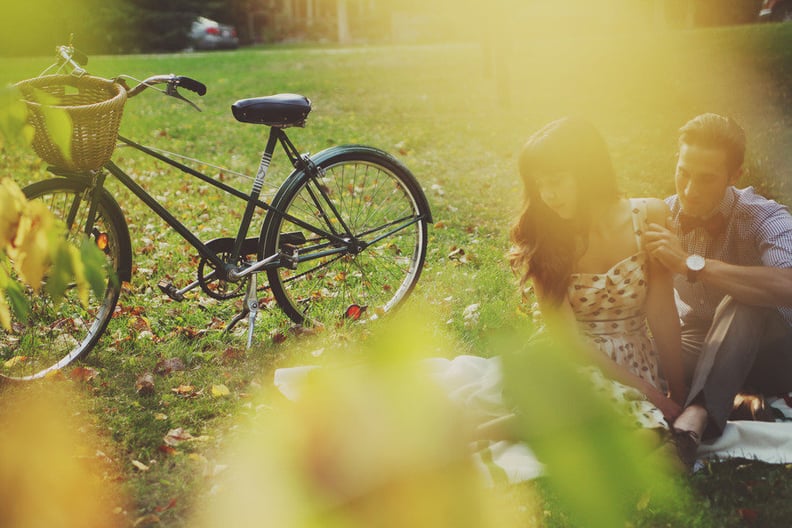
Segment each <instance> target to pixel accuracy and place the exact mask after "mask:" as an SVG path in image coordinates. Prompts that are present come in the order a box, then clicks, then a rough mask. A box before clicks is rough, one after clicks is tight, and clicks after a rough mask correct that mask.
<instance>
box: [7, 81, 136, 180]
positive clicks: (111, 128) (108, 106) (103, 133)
mask: <svg viewBox="0 0 792 528" xmlns="http://www.w3.org/2000/svg"><path fill="white" fill-rule="evenodd" d="M16 86H17V87H18V88H19V90H20V91H21V92H22V96H23V98H24V100H25V102H26V103H27V106H28V110H29V111H28V122H29V123H30V124H31V125H33V128H34V129H35V135H34V136H33V149H34V150H35V151H36V153H37V154H38V155H39V156H40V157H41V159H43V160H44V161H46V162H47V163H49V164H50V165H52V166H55V167H58V168H62V169H66V170H73V171H85V170H94V169H98V168H99V167H101V166H102V165H104V164H105V163H106V162H107V161H108V160H109V159H110V156H111V155H112V154H113V150H114V149H115V145H116V139H117V138H118V127H119V126H120V125H121V115H122V113H123V110H124V103H125V102H126V98H127V93H126V90H125V89H124V87H123V86H121V85H120V84H118V83H114V82H113V81H110V80H108V79H102V78H101V77H91V76H89V75H85V76H82V77H75V76H72V75H45V76H43V77H36V78H35V79H28V80H26V81H21V82H19V83H17V85H16ZM36 90H41V91H44V92H46V93H48V94H50V95H53V96H55V98H56V99H57V100H58V102H57V104H55V105H52V107H53V108H57V109H61V110H63V111H65V112H66V113H67V114H68V115H69V117H70V118H71V121H72V144H71V159H70V160H67V159H64V156H63V154H62V152H61V149H60V148H59V147H58V146H57V145H56V144H55V143H53V142H52V139H51V138H50V134H49V132H48V130H47V124H46V121H45V118H44V114H43V113H42V111H41V110H42V106H43V105H42V104H41V103H38V102H36V99H37V97H36Z"/></svg>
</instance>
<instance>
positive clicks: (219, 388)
mask: <svg viewBox="0 0 792 528" xmlns="http://www.w3.org/2000/svg"><path fill="white" fill-rule="evenodd" d="M229 394H231V391H230V390H228V387H226V386H225V385H223V384H222V383H221V384H220V385H212V396H214V397H215V398H222V397H223V396H228V395H229Z"/></svg>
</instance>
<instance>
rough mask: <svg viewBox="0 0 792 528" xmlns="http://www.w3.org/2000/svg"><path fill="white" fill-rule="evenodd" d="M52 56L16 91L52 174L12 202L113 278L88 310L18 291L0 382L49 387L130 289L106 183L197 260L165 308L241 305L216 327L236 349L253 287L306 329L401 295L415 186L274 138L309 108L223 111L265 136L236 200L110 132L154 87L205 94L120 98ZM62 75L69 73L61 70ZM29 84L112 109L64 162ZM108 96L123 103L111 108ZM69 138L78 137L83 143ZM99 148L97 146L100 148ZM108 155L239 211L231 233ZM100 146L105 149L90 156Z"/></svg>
mask: <svg viewBox="0 0 792 528" xmlns="http://www.w3.org/2000/svg"><path fill="white" fill-rule="evenodd" d="M57 52H58V62H57V63H56V64H54V65H53V67H57V68H58V69H57V70H56V72H55V74H48V71H49V69H48V70H45V72H44V73H43V74H42V75H40V76H39V77H37V78H34V79H30V80H27V81H22V82H20V83H18V84H17V86H18V87H19V88H20V90H21V91H22V92H23V94H25V93H28V92H29V93H28V96H26V101H27V103H28V106H29V109H30V111H29V114H30V115H29V120H30V122H31V123H32V124H33V125H34V128H35V130H36V133H35V138H34V141H33V146H34V147H35V149H36V152H37V153H38V154H39V156H40V157H42V158H43V159H44V160H45V161H47V162H48V164H49V166H48V171H49V172H51V173H53V174H54V175H55V176H56V177H55V178H52V179H48V180H44V181H40V182H37V183H33V184H31V185H29V186H27V187H25V188H24V189H23V191H24V193H25V195H26V196H27V197H28V198H29V199H31V200H44V201H45V203H46V204H47V205H48V207H49V208H50V210H52V211H53V212H54V213H55V214H56V216H57V217H59V218H61V219H62V220H63V221H64V223H65V224H66V227H67V231H68V232H67V233H65V234H64V236H67V238H68V240H69V241H72V242H73V243H75V244H77V243H80V241H81V240H82V239H84V237H86V236H87V237H89V238H90V239H91V240H93V241H94V243H95V244H96V245H97V247H99V248H100V249H101V250H102V251H103V252H104V255H105V257H106V261H107V265H108V267H109V269H110V270H111V273H110V274H109V277H108V281H107V287H106V290H105V293H104V296H103V297H101V298H99V297H97V296H95V295H93V294H92V295H91V297H90V301H89V303H88V305H87V306H83V304H81V303H80V300H79V298H78V292H77V291H76V288H75V287H71V288H67V291H66V297H65V298H64V299H63V300H62V301H60V303H54V302H53V301H52V299H50V298H49V297H48V296H47V295H46V294H44V293H43V290H42V292H41V293H40V294H39V295H37V296H36V295H34V294H33V291H32V290H30V289H28V290H27V295H28V297H29V301H30V304H31V316H30V318H29V320H28V321H27V322H22V321H14V322H13V325H12V328H13V330H12V331H11V332H3V333H2V334H0V347H2V356H1V357H0V359H1V360H2V361H3V362H4V366H3V367H2V368H0V376H2V377H5V378H12V379H35V378H41V377H43V376H46V375H48V374H50V373H52V372H54V371H57V370H59V369H62V368H64V367H65V366H67V365H69V364H70V363H72V362H73V361H75V360H77V359H79V358H82V357H84V356H85V355H86V354H87V353H88V352H89V351H90V350H91V349H92V348H93V347H94V346H95V345H96V344H97V342H98V341H99V339H100V337H101V336H102V334H103V333H104V332H105V330H106V328H107V325H108V323H109V321H110V319H111V318H112V316H113V313H114V310H115V307H116V304H117V302H118V299H119V293H120V290H121V285H122V284H123V283H124V282H125V281H129V280H130V279H131V276H132V268H133V266H132V242H131V237H130V232H129V228H128V225H127V221H126V219H125V217H124V213H123V212H122V210H121V207H120V206H119V204H118V202H117V201H116V199H115V198H114V197H113V195H112V194H111V193H110V192H109V191H108V189H107V188H106V186H105V182H106V179H107V178H108V176H110V177H112V178H114V179H115V180H116V181H118V182H120V183H121V184H122V185H123V186H124V187H126V188H127V189H128V190H129V191H131V193H132V194H133V195H134V196H135V197H137V199H139V200H140V201H141V202H142V203H143V204H144V205H145V206H146V207H148V208H149V209H150V210H151V211H153V212H154V213H156V214H157V216H159V217H160V218H161V219H162V220H163V221H164V222H165V223H166V224H167V225H168V226H169V228H170V229H172V230H174V231H176V232H177V233H178V234H179V235H180V236H181V237H182V238H183V239H184V240H185V241H186V242H188V243H189V244H190V245H191V246H192V247H194V248H195V250H196V251H197V252H198V255H199V259H198V265H197V269H196V278H195V280H194V281H192V282H191V283H190V284H188V285H186V286H184V287H181V288H178V287H177V286H175V285H174V284H172V283H169V282H161V283H160V284H159V287H160V290H161V291H162V292H163V293H164V294H165V295H167V296H168V297H170V298H171V299H173V300H175V301H183V300H185V294H186V293H187V292H188V291H191V290H194V289H196V288H200V291H202V292H203V294H205V295H208V296H209V297H211V298H214V299H218V300H221V301H222V300H228V299H234V298H240V297H242V298H243V308H242V309H241V311H240V312H239V313H238V314H237V315H236V316H235V317H234V318H233V319H232V320H231V321H230V322H229V323H228V325H227V326H226V330H230V329H231V328H233V327H234V326H235V325H236V324H237V323H238V322H239V321H241V320H243V319H247V323H248V331H247V343H246V345H247V347H250V346H251V345H252V338H253V328H254V325H255V320H256V316H257V313H258V311H259V302H258V298H257V292H258V291H260V289H262V288H269V289H270V290H271V293H272V294H273V296H274V298H275V300H276V301H277V305H278V306H279V307H280V308H281V309H282V311H283V312H284V313H285V314H286V315H287V316H288V317H289V318H290V319H291V320H292V321H293V322H294V323H296V324H299V325H315V326H320V325H329V324H337V323H338V322H339V321H340V322H344V321H353V322H357V321H367V320H371V319H376V318H378V317H380V316H381V315H383V314H384V313H386V312H388V311H389V310H391V309H393V308H394V307H395V306H396V305H397V304H398V303H400V302H401V301H402V300H404V299H405V298H406V297H407V296H408V295H409V294H410V292H411V291H412V289H413V288H414V286H415V284H416V282H417V281H418V279H419V277H420V274H421V270H422V267H423V264H424V259H425V257H426V246H427V226H428V224H429V223H430V222H432V214H431V211H430V208H429V203H428V201H427V199H426V197H425V195H424V193H423V191H422V189H421V186H420V185H419V183H418V181H417V180H416V179H415V177H414V176H413V174H412V173H411V172H410V171H409V169H407V167H405V166H404V165H403V164H402V163H401V162H400V161H398V160H397V159H396V158H395V157H393V156H391V155H390V154H388V153H386V152H384V151H382V150H379V149H376V148H372V147H367V146H360V145H344V146H335V147H331V148H328V149H326V150H323V151H321V152H319V153H317V154H315V155H306V154H300V153H299V151H298V150H297V148H296V147H295V146H294V144H293V143H292V142H291V141H290V139H289V138H288V137H287V135H286V132H285V129H286V128H290V127H303V126H305V123H306V119H307V117H308V114H309V113H310V111H311V101H310V100H309V99H308V98H306V97H304V96H302V95H297V94H278V95H271V96H265V97H256V98H250V99H242V100H239V101H236V102H235V103H234V104H233V105H232V113H233V115H234V117H235V119H236V120H237V121H240V122H243V123H252V124H258V125H263V126H266V127H268V128H269V134H268V139H267V142H266V146H265V148H264V152H263V154H262V156H261V161H260V163H259V165H258V170H257V172H256V175H255V178H253V185H252V188H251V190H250V191H249V192H247V193H246V192H243V191H240V190H238V189H236V188H235V187H232V186H230V185H228V184H226V183H224V182H222V181H220V180H218V179H216V178H213V177H211V176H208V175H207V174H204V173H203V172H201V171H198V170H196V169H194V168H192V167H190V166H188V165H186V164H184V163H182V161H178V160H177V159H173V158H174V157H178V155H175V154H173V153H168V154H165V153H164V152H165V151H160V150H157V149H156V148H155V147H151V146H145V145H143V144H141V143H137V142H135V141H133V140H131V139H128V138H126V137H124V136H121V135H120V134H118V126H120V120H121V112H122V108H123V105H124V104H125V101H126V99H129V98H132V97H135V96H137V95H139V94H140V93H141V92H143V91H144V90H146V89H147V88H149V87H152V86H155V85H161V84H164V85H165V89H164V91H162V90H161V91H162V92H163V93H164V94H165V95H167V96H171V97H175V98H177V99H180V100H183V101H186V102H187V103H189V104H190V105H192V106H193V107H195V108H196V109H198V106H197V105H196V104H195V103H194V102H193V101H191V100H190V99H188V98H186V97H184V96H183V95H182V93H181V92H180V91H179V90H180V89H183V90H188V91H191V92H193V93H195V94H197V95H198V96H202V95H204V94H205V93H206V86H205V85H203V84H202V83H200V82H199V81H196V80H194V79H191V78H189V77H184V76H177V75H173V74H170V75H156V76H153V77H149V78H147V79H145V80H143V81H140V82H138V84H137V85H136V86H134V87H133V88H129V86H128V85H127V82H126V80H125V76H122V77H118V78H116V79H104V78H100V77H94V76H91V75H89V74H88V73H87V72H86V70H85V69H84V67H83V66H84V65H85V63H86V61H87V57H84V56H80V55H79V52H76V51H75V50H74V48H73V47H71V46H60V47H59V48H58V49H57ZM51 68H52V67H51ZM64 69H68V70H70V72H69V73H65V74H64V73H60V72H61V71H63V70H64ZM130 79H131V78H130ZM31 87H35V88H36V89H37V90H44V91H47V92H49V93H50V94H54V95H55V96H56V97H59V98H60V99H61V101H60V102H61V105H63V107H68V106H69V105H71V106H73V107H85V106H91V105H94V104H96V105H107V104H108V102H109V101H114V103H113V104H115V107H114V108H109V109H104V110H103V111H104V112H106V113H107V114H108V115H107V116H102V117H97V116H94V115H90V114H89V117H88V118H84V117H80V116H77V114H76V113H75V114H74V115H73V116H72V118H73V121H74V123H73V127H74V130H75V132H74V135H73V137H74V139H73V144H72V153H73V155H72V157H71V158H72V159H71V160H68V159H64V158H63V156H62V153H61V152H60V151H58V149H57V148H55V147H52V145H51V139H48V138H47V137H46V126H45V123H44V124H42V123H36V122H35V121H36V119H37V116H38V114H37V112H36V110H37V108H36V106H37V104H38V103H36V102H35V96H33V95H31V94H32V93H33V90H32V89H31ZM75 90H77V91H78V92H80V96H81V95H82V93H83V92H91V91H92V90H94V91H98V92H100V93H101V94H102V95H101V96H98V97H97V96H95V95H94V96H92V97H93V99H92V100H91V101H89V102H86V101H83V100H80V99H70V97H79V96H74V95H69V93H70V92H73V91H75ZM86 97H90V96H86ZM95 99H100V101H99V102H96V101H95ZM117 99H120V100H121V101H120V102H115V101H116V100H117ZM97 111H98V110H97ZM75 116H76V117H75ZM38 119H39V120H41V116H38ZM80 119H83V121H84V122H80ZM97 121H101V123H107V122H110V123H111V124H110V128H111V130H110V132H109V135H110V136H112V137H111V139H110V140H108V138H107V137H105V136H107V135H108V132H107V131H103V132H98V133H94V132H92V131H91V130H89V131H88V132H86V131H85V130H83V129H86V128H87V129H90V128H91V127H93V128H96V127H97V123H96V122H97ZM113 128H114V130H112V129H113ZM77 129H80V130H79V131H78V130H77ZM78 134H82V135H83V136H87V137H88V138H89V139H88V140H87V141H80V139H81V138H79V137H78ZM42 138H43V139H42ZM40 143H43V146H42V145H41V144H40ZM86 143H87V145H86ZM100 143H104V144H105V146H104V147H101V146H98V145H99V144H100ZM117 145H124V146H126V147H130V148H132V149H135V150H136V151H139V152H142V153H143V154H144V155H146V156H150V157H153V158H154V159H156V160H159V161H160V162H164V163H165V164H167V165H169V166H170V167H171V168H172V169H174V170H179V171H181V172H183V173H185V174H188V175H190V176H193V177H195V178H198V179H199V180H200V181H201V182H203V183H204V184H208V185H211V186H213V187H215V188H217V189H219V190H220V191H222V192H223V193H227V194H229V195H231V196H233V197H235V198H237V199H239V200H240V201H241V202H244V213H243V215H242V219H241V221H240V224H239V228H238V230H237V234H236V236H235V237H221V238H215V239H212V240H208V241H203V240H201V239H200V238H199V236H198V235H196V234H195V233H193V232H192V231H191V230H190V229H189V228H187V227H186V226H185V225H184V224H183V223H182V222H181V221H180V220H178V219H177V218H176V217H175V216H174V215H173V214H172V213H171V212H170V211H169V210H168V209H167V208H166V207H165V206H164V205H162V203H161V202H159V201H158V200H157V199H155V198H154V197H153V196H152V195H151V194H149V193H148V192H147V191H146V190H145V189H144V188H143V187H142V186H141V185H140V184H138V183H137V182H136V181H135V180H134V179H133V178H132V177H131V176H130V175H129V174H128V173H127V172H125V171H124V170H123V169H121V168H120V167H119V166H118V165H117V164H116V163H115V162H113V161H112V160H111V159H110V157H111V156H112V153H113V151H114V149H115V148H116V146H117ZM278 145H280V147H281V150H282V151H283V152H284V153H285V155H286V157H287V158H288V160H289V162H290V163H291V165H292V167H293V170H292V172H291V174H290V175H289V176H288V178H286V179H285V181H284V182H283V183H282V184H281V185H280V186H279V187H278V190H277V192H276V193H275V195H274V198H272V200H271V201H270V202H267V201H265V200H264V199H262V197H261V189H262V185H263V182H264V180H265V177H266V176H267V171H268V168H269V166H270V162H271V160H272V157H273V154H274V152H275V149H276V147H277V146H278ZM48 148H49V151H48V150H47V149H48ZM81 148H83V150H85V152H82V151H80V149H81ZM102 148H103V149H104V151H105V152H103V153H100V154H96V153H95V151H96V150H101V149H102ZM169 154H170V155H169ZM186 159H189V158H186ZM86 160H87V161H86ZM259 209H263V210H264V211H265V212H266V213H265V218H264V221H263V224H262V226H261V230H260V233H259V235H258V236H257V237H249V236H247V233H248V230H249V228H250V226H251V222H252V218H253V215H254V212H255V211H257V210H259ZM262 272H263V273H266V278H267V282H266V285H265V286H261V287H260V286H259V285H258V280H257V278H258V277H259V275H260V274H261V273H262ZM0 365H3V363H0Z"/></svg>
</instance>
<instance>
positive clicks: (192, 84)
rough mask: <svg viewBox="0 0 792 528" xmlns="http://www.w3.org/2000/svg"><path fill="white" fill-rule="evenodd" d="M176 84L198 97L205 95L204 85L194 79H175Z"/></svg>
mask: <svg viewBox="0 0 792 528" xmlns="http://www.w3.org/2000/svg"><path fill="white" fill-rule="evenodd" d="M176 84H177V85H178V86H181V87H182V88H185V89H187V90H190V91H191V92H195V93H197V94H198V95H201V96H203V95H205V94H206V85H205V84H204V83H202V82H199V81H196V80H195V79H190V78H189V77H176Z"/></svg>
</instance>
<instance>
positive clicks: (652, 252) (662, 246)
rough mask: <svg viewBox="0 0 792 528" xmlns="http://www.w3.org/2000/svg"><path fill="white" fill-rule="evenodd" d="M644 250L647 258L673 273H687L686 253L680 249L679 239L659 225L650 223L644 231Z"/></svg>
mask: <svg viewBox="0 0 792 528" xmlns="http://www.w3.org/2000/svg"><path fill="white" fill-rule="evenodd" d="M644 248H646V251H647V252H648V253H649V256H650V257H652V258H653V259H654V260H656V261H657V262H659V263H660V264H662V265H663V266H665V267H666V268H667V269H668V270H669V271H671V272H673V273H679V274H685V273H687V265H686V264H685V261H686V260H687V258H688V254H687V252H686V251H685V250H684V249H682V245H681V244H680V243H679V238H677V236H676V234H674V233H673V232H672V231H671V230H669V229H668V228H666V227H665V226H661V225H660V224H654V223H650V224H648V225H647V228H646V230H645V231H644Z"/></svg>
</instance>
